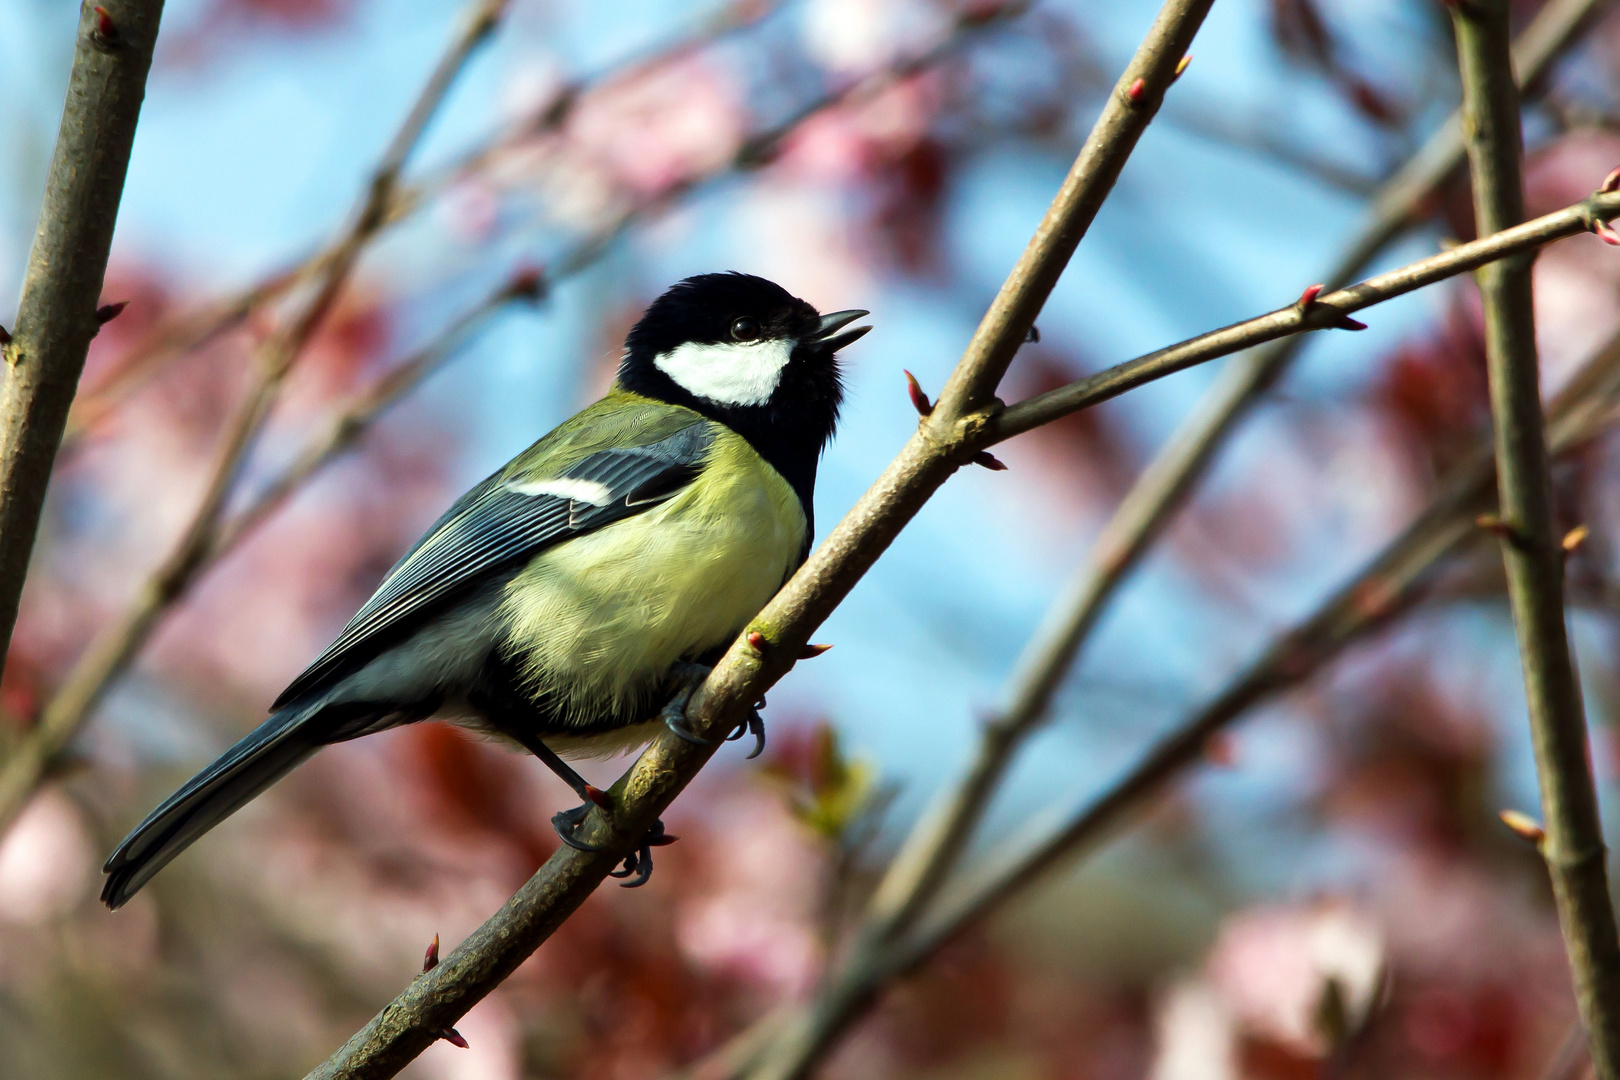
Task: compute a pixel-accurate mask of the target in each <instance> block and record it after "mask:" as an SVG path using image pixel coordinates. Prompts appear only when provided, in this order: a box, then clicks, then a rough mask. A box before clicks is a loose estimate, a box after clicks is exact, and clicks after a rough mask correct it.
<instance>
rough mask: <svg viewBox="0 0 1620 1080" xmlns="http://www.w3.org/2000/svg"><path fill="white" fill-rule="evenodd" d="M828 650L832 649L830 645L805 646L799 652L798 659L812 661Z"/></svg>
mask: <svg viewBox="0 0 1620 1080" xmlns="http://www.w3.org/2000/svg"><path fill="white" fill-rule="evenodd" d="M830 648H832V646H831V645H806V646H805V647H804V648H802V649H800V650H799V659H800V660H814V659H815V658H816V657H818V656H820V655H821V654H822V653H824V652H826V651H827V650H828V649H830Z"/></svg>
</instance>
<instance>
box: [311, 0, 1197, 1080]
mask: <svg viewBox="0 0 1620 1080" xmlns="http://www.w3.org/2000/svg"><path fill="white" fill-rule="evenodd" d="M1212 2H1213V0H1170V2H1169V3H1167V4H1166V5H1165V6H1164V8H1163V10H1162V11H1161V12H1160V14H1159V18H1158V20H1157V22H1156V23H1155V24H1154V26H1153V29H1152V30H1151V31H1150V32H1149V35H1148V38H1147V40H1146V42H1145V43H1144V44H1143V46H1142V48H1141V49H1140V50H1139V51H1138V53H1137V55H1136V57H1135V58H1134V59H1133V60H1132V61H1131V63H1130V65H1129V66H1128V67H1127V68H1126V71H1125V74H1124V75H1123V76H1122V77H1121V79H1120V82H1119V86H1118V88H1117V90H1116V92H1115V93H1114V94H1112V95H1111V96H1110V97H1109V99H1108V103H1107V104H1106V105H1105V107H1104V109H1103V114H1102V116H1101V117H1100V118H1099V119H1098V121H1097V125H1096V127H1095V128H1094V129H1093V132H1092V134H1091V136H1090V137H1089V138H1088V139H1087V140H1086V144H1085V146H1084V147H1083V148H1082V149H1081V152H1080V156H1079V157H1078V158H1077V159H1076V161H1075V164H1074V166H1073V168H1072V169H1071V170H1070V174H1069V176H1068V177H1067V178H1066V179H1065V181H1064V184H1063V187H1062V188H1061V189H1060V191H1059V193H1058V196H1057V198H1056V199H1054V201H1053V204H1052V206H1051V207H1050V208H1049V209H1048V211H1047V216H1046V218H1045V219H1044V220H1043V221H1042V223H1041V226H1040V228H1039V229H1038V230H1037V232H1036V234H1035V237H1034V238H1033V239H1032V240H1031V241H1030V245H1029V247H1028V249H1027V250H1026V251H1025V253H1024V256H1023V258H1021V259H1020V260H1019V263H1018V265H1017V267H1016V268H1015V269H1014V271H1013V273H1012V274H1011V275H1009V277H1008V279H1007V281H1006V282H1005V283H1004V284H1003V286H1002V289H1001V292H1000V294H999V295H998V296H997V298H996V301H995V303H994V304H992V306H991V309H990V312H989V314H987V315H986V316H985V319H984V321H983V322H982V323H981V324H980V326H979V329H978V331H977V332H976V333H975V335H974V338H973V340H972V342H971V343H970V344H969V346H968V351H967V353H966V354H965V355H964V356H963V358H962V361H961V362H960V363H959V364H958V366H957V370H956V372H955V373H954V374H953V376H952V379H951V381H950V383H949V384H948V386H947V389H946V392H945V394H944V395H943V396H942V400H941V401H940V403H939V405H938V406H937V407H935V409H934V410H933V413H932V416H931V417H930V418H929V419H928V420H927V421H925V422H924V423H923V424H921V425H919V429H918V432H917V434H915V435H914V436H913V437H912V438H911V440H910V441H909V443H908V444H907V446H906V448H905V449H904V450H903V451H902V452H901V454H900V456H899V457H898V458H896V459H895V461H894V463H892V464H891V465H890V467H889V469H888V471H887V472H886V473H885V475H884V477H883V478H882V479H881V480H879V481H878V483H877V485H875V486H874V487H873V488H872V490H871V491H869V492H868V493H867V494H866V496H864V497H863V498H862V499H861V501H860V502H859V503H858V504H857V505H856V507H855V508H854V509H853V510H852V511H851V512H850V514H849V515H848V516H847V517H845V519H844V520H843V521H842V522H840V523H839V525H838V526H837V527H836V528H834V530H833V532H832V534H831V535H830V536H829V537H828V539H827V540H826V542H825V543H823V544H822V545H821V547H820V548H819V549H818V550H817V551H816V552H815V553H814V554H813V555H812V556H811V558H810V560H809V561H808V562H807V563H806V564H805V565H804V566H803V567H802V568H800V570H799V572H798V573H797V574H796V575H795V576H794V578H793V579H792V580H791V581H790V582H789V583H788V584H787V585H786V586H785V587H784V588H783V590H782V591H781V592H780V593H778V595H777V596H776V598H775V599H774V600H772V601H771V603H770V604H769V605H767V607H766V609H765V611H764V612H762V613H761V615H760V616H759V617H758V618H757V619H755V620H754V622H753V623H752V624H751V626H750V627H749V630H750V631H751V633H749V634H747V635H745V636H744V638H742V639H740V641H739V642H738V643H734V644H733V646H732V648H731V649H730V651H729V652H728V653H727V654H726V656H725V658H724V659H722V660H721V662H720V664H719V665H718V666H717V667H716V668H715V670H714V672H713V674H711V675H710V677H709V678H708V680H707V681H706V682H705V684H704V685H703V686H702V687H701V688H699V690H698V692H697V693H696V694H694V695H693V698H692V700H691V702H690V704H689V706H688V722H689V723H691V724H692V726H693V728H694V730H695V731H696V732H697V734H699V735H700V736H701V735H709V736H713V735H715V734H721V733H724V732H725V731H727V730H729V729H730V728H731V727H732V726H734V722H733V721H734V719H735V718H736V717H738V716H740V715H741V713H742V711H743V710H745V709H746V708H747V707H748V706H749V705H750V704H751V703H753V702H754V701H757V700H758V699H759V697H760V696H761V695H762V694H763V693H764V692H765V690H766V689H767V688H768V687H769V686H770V685H772V684H774V683H775V681H776V680H777V679H779V678H781V676H782V675H783V674H785V673H786V672H787V670H788V669H789V668H790V667H791V666H792V657H793V656H794V655H796V654H797V652H798V651H799V647H800V646H802V645H803V644H804V643H805V642H806V641H807V640H808V638H809V634H810V632H811V631H812V630H813V628H814V627H815V626H816V625H818V624H819V623H820V622H821V620H822V619H824V618H825V617H826V614H827V613H828V612H830V611H831V610H832V609H833V607H834V606H836V605H837V603H838V602H839V601H840V600H842V598H843V597H844V595H845V594H847V592H848V591H849V589H850V588H851V587H853V585H854V583H855V582H856V581H857V580H858V579H859V578H860V576H861V575H862V574H863V573H865V571H866V569H867V568H868V567H870V566H871V564H872V563H873V562H874V561H875V560H876V559H877V557H878V556H879V555H880V554H881V553H882V551H883V549H884V548H885V547H887V546H888V544H889V542H890V541H891V540H892V539H893V537H894V536H895V534H896V533H898V531H899V530H900V528H901V527H903V526H904V524H905V523H906V521H908V520H909V519H910V517H911V516H912V515H913V514H914V513H915V512H916V511H917V509H918V508H919V507H921V505H922V504H923V502H925V501H926V500H927V499H928V497H929V496H930V495H932V494H933V492H934V491H935V490H936V489H937V488H938V487H939V486H940V484H942V483H944V481H945V480H946V479H947V478H948V477H949V476H950V474H951V473H952V472H954V471H955V470H956V468H957V467H958V466H959V465H960V464H962V461H961V460H959V459H960V458H961V455H962V454H963V452H964V451H965V449H966V446H967V442H968V440H969V438H971V436H972V435H973V434H975V433H978V432H981V431H982V430H983V429H984V422H985V420H986V419H987V414H986V412H985V407H986V405H987V404H988V402H989V401H990V400H991V394H992V392H993V391H994V389H995V384H996V382H997V381H998V380H999V379H1000V377H1001V374H1002V372H1003V371H1004V370H1005V369H1006V365H1007V362H1008V361H1010V360H1011V358H1012V355H1013V352H1014V350H1016V348H1017V347H1018V344H1019V343H1020V342H1021V341H1022V340H1023V338H1024V335H1025V333H1026V332H1027V330H1028V329H1029V327H1030V325H1032V323H1033V321H1034V318H1035V315H1036V313H1037V312H1038V311H1039V309H1040V307H1041V304H1042V303H1044V301H1045V299H1046V296H1047V294H1048V293H1049V291H1050V289H1051V287H1052V284H1053V283H1054V282H1055V281H1056V280H1057V276H1058V274H1059V273H1060V272H1061V271H1062V268H1063V266H1064V264H1065V263H1066V261H1067V260H1068V258H1069V255H1070V254H1071V253H1072V252H1073V250H1074V247H1075V245H1076V244H1077V243H1078V242H1079V240H1080V237H1081V236H1082V235H1083V234H1084V232H1085V230H1086V228H1087V226H1089V224H1090V222H1091V219H1092V217H1093V216H1094V215H1095V213H1096V210H1097V208H1098V207H1099V206H1100V205H1101V203H1102V200H1103V198H1104V197H1105V196H1106V194H1107V192H1108V189H1109V188H1110V187H1111V185H1112V184H1113V181H1114V179H1115V178H1116V177H1117V176H1118V174H1119V170H1120V169H1121V168H1122V167H1123V164H1124V161H1125V159H1126V157H1127V156H1128V155H1129V152H1130V150H1131V148H1132V147H1133V146H1134V145H1135V143H1136V141H1137V139H1138V138H1139V137H1140V135H1141V133H1142V131H1143V130H1144V129H1145V128H1146V126H1147V123H1148V121H1149V120H1151V118H1152V116H1153V114H1154V113H1155V112H1156V111H1157V110H1158V107H1159V104H1160V103H1161V102H1162V100H1163V96H1164V92H1165V90H1166V89H1167V88H1168V87H1169V85H1170V83H1171V81H1172V80H1173V78H1174V74H1175V68H1176V65H1177V64H1178V63H1179V61H1180V59H1181V57H1182V55H1183V54H1184V53H1185V52H1186V50H1187V46H1188V45H1189V44H1190V42H1191V40H1192V37H1193V34H1194V32H1195V31H1196V30H1197V28H1198V26H1199V24H1200V23H1201V22H1202V20H1203V17H1204V15H1205V13H1206V12H1207V11H1208V9H1209V7H1210V5H1211V3H1212ZM755 633H757V634H759V635H761V637H760V638H759V639H756V640H762V641H763V642H764V643H765V644H764V646H763V651H759V650H756V648H755V647H754V646H752V645H748V644H746V643H745V642H746V641H747V639H748V638H749V637H752V636H753V635H754V634H755ZM713 752H714V751H713V747H706V746H698V745H694V744H692V743H690V742H687V741H684V740H682V739H677V738H675V737H674V736H673V735H669V736H666V737H660V738H658V739H657V740H655V741H654V742H653V743H652V744H651V746H649V747H648V749H647V750H646V751H645V752H644V753H643V754H642V756H641V757H640V758H639V759H638V760H637V762H636V763H635V765H633V766H632V767H631V769H630V770H629V771H628V772H627V773H626V774H625V775H624V776H623V777H621V778H620V779H619V781H618V783H617V784H615V785H614V788H613V790H612V791H611V792H610V793H609V797H610V799H611V800H612V801H613V803H614V805H615V807H616V808H617V809H616V812H614V813H611V814H610V813H608V812H605V811H603V810H601V809H600V808H598V809H596V810H593V811H592V813H591V815H590V817H588V818H587V819H586V823H585V826H584V828H585V829H586V831H587V835H586V837H585V839H586V840H588V841H590V842H592V843H595V844H599V845H602V846H603V850H600V851H595V852H583V851H578V850H576V849H574V848H572V847H567V848H564V849H561V850H559V851H558V852H557V853H556V854H555V855H553V856H552V857H551V858H550V859H549V860H547V862H546V864H545V865H544V866H542V867H541V868H540V870H539V871H538V872H537V873H536V874H535V875H534V877H532V878H530V879H529V881H528V883H527V884H525V885H524V886H523V888H522V889H520V890H519V891H518V893H517V895H516V896H514V897H513V898H512V899H511V900H509V901H508V902H507V903H506V904H505V905H504V906H503V907H502V908H501V910H500V911H499V912H497V913H496V914H495V915H494V916H492V917H491V918H490V919H489V920H488V921H487V922H485V923H484V925H483V926H481V927H480V928H479V929H478V930H477V931H475V932H474V933H473V934H472V935H471V936H470V937H469V938H468V939H467V940H466V941H464V942H462V944H461V945H460V946H458V947H457V948H456V949H455V950H454V951H453V952H452V953H451V954H450V955H449V956H448V957H447V958H446V959H445V960H444V962H443V963H441V964H440V965H439V966H438V967H436V968H434V969H433V970H432V971H430V972H427V973H426V974H424V975H422V976H420V977H419V978H418V979H417V980H416V981H415V982H413V983H412V984H411V986H410V987H409V988H408V989H407V990H406V991H405V992H404V993H403V994H402V995H400V996H399V997H398V998H396V999H395V1001H394V1002H393V1003H392V1004H391V1005H389V1006H388V1007H387V1008H386V1009H384V1010H383V1011H382V1012H381V1013H379V1014H378V1015H377V1016H376V1017H375V1018H374V1019H373V1020H372V1021H371V1022H370V1023H369V1024H367V1025H366V1027H365V1028H363V1029H362V1030H360V1031H359V1032H357V1033H356V1034H355V1035H354V1037H353V1038H351V1039H350V1040H349V1041H348V1043H346V1044H345V1045H344V1046H343V1047H342V1048H341V1049H340V1050H339V1051H338V1052H337V1053H336V1054H334V1055H333V1056H332V1057H331V1058H330V1059H328V1061H327V1062H326V1063H325V1064H324V1065H322V1066H321V1067H320V1068H319V1069H317V1070H316V1071H315V1072H314V1073H312V1074H311V1076H312V1077H321V1078H337V1077H344V1078H361V1077H367V1078H370V1077H384V1076H392V1075H394V1074H395V1073H396V1072H398V1071H399V1070H400V1069H401V1068H403V1067H404V1066H405V1065H406V1064H407V1063H408V1062H410V1061H411V1060H412V1059H413V1058H414V1057H416V1055H417V1054H419V1053H421V1052H422V1050H424V1049H426V1048H427V1047H428V1046H430V1045H431V1044H432V1043H433V1042H434V1041H435V1040H436V1039H437V1038H438V1033H439V1032H440V1031H442V1030H444V1029H445V1028H448V1027H452V1026H454V1024H455V1022H456V1021H457V1020H458V1019H459V1018H460V1017H461V1016H462V1015H463V1014H464V1013H465V1012H466V1011H467V1010H468V1009H469V1008H471V1007H472V1005H473V1004H474V1003H476V1002H477V1001H479V1000H480V999H481V998H483V997H484V995H486V994H488V993H489V992H490V990H492V989H494V988H495V986H497V985H499V983H500V982H501V980H502V979H504V978H505V977H506V976H507V975H508V974H510V973H511V972H512V971H513V970H514V969H515V968H516V967H517V965H518V964H519V963H521V962H522V961H523V960H524V959H525V958H527V957H528V956H529V954H530V953H532V952H533V951H534V950H535V949H536V948H538V947H539V945H540V943H541V942H543V941H544V940H545V939H546V938H547V937H548V936H550V934H551V932H552V931H553V930H554V929H555V928H556V927H557V926H558V925H560V924H561V923H562V922H563V920H565V919H566V918H567V917H568V916H569V915H570V914H571V913H572V912H573V910H574V909H575V908H577V907H578V906H579V905H580V904H581V903H583V902H584V900H585V898H586V897H587V896H589V895H590V894H591V892H592V891H594V890H595V888H596V887H597V885H599V884H600V883H601V881H602V880H603V878H605V877H606V876H607V872H608V871H609V870H611V869H612V868H613V867H614V866H615V865H616V864H617V862H618V861H619V859H621V858H622V857H623V854H624V852H625V851H626V850H627V849H628V848H629V847H630V846H632V845H633V844H634V843H636V842H637V840H638V839H639V837H640V836H641V835H642V834H643V833H644V832H645V831H646V829H647V827H648V826H649V825H651V824H652V822H653V820H654V819H655V818H656V817H657V815H658V814H659V813H660V812H662V810H663V809H664V807H666V806H668V805H669V803H670V801H671V800H673V799H674V798H675V796H676V795H677V794H678V793H679V792H680V790H681V789H682V788H683V787H684V786H685V784H686V783H687V782H688V781H689V780H690V779H691V778H692V777H693V776H694V775H696V773H697V771H698V769H700V768H701V767H702V765H703V764H704V763H705V762H706V761H707V760H708V758H709V757H710V756H711V755H712V754H713Z"/></svg>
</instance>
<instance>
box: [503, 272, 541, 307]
mask: <svg viewBox="0 0 1620 1080" xmlns="http://www.w3.org/2000/svg"><path fill="white" fill-rule="evenodd" d="M506 291H507V292H508V293H510V294H511V295H512V296H514V297H519V298H521V299H524V300H544V299H545V298H546V272H545V271H544V270H542V269H541V268H540V267H538V266H525V267H523V268H522V269H520V270H518V272H517V273H515V274H513V275H512V280H511V281H510V282H508V283H507V286H506Z"/></svg>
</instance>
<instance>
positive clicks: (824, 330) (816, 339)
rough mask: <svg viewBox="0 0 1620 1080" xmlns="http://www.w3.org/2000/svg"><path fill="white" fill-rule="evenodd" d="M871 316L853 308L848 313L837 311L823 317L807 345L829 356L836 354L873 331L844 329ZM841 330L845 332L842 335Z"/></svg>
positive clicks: (863, 327) (808, 339) (862, 328)
mask: <svg viewBox="0 0 1620 1080" xmlns="http://www.w3.org/2000/svg"><path fill="white" fill-rule="evenodd" d="M870 314H872V313H871V312H870V311H861V310H860V309H859V308H851V309H850V310H848V311H835V312H833V313H832V314H831V315H823V316H822V317H821V323H820V324H819V325H818V326H817V327H816V329H815V332H814V333H812V334H811V335H810V336H809V337H807V338H806V339H805V344H806V345H814V346H815V347H816V348H818V349H820V350H822V351H823V352H826V353H828V354H831V353H835V352H837V351H838V350H839V349H842V348H843V347H844V346H845V345H848V344H849V343H850V342H852V341H858V340H859V339H861V338H862V337H865V336H866V333H867V331H869V330H871V329H872V328H871V327H870V326H857V327H855V328H854V329H853V330H844V327H846V326H848V325H849V324H850V323H852V322H854V321H855V320H856V319H864V318H865V317H866V316H868V315H870ZM840 330H844V332H843V333H842V334H840V333H839V332H838V331H840Z"/></svg>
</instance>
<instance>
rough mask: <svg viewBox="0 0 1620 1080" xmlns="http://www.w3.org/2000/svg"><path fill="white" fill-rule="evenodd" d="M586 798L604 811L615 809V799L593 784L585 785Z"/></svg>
mask: <svg viewBox="0 0 1620 1080" xmlns="http://www.w3.org/2000/svg"><path fill="white" fill-rule="evenodd" d="M585 797H586V798H587V799H589V800H591V802H593V803H595V804H596V805H597V806H600V807H601V808H602V809H604V810H611V809H613V799H612V797H610V796H609V795H608V793H607V792H605V791H603V790H602V789H601V788H599V787H594V786H593V785H591V784H586V785H585Z"/></svg>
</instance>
